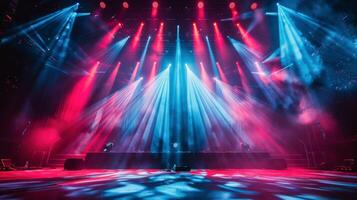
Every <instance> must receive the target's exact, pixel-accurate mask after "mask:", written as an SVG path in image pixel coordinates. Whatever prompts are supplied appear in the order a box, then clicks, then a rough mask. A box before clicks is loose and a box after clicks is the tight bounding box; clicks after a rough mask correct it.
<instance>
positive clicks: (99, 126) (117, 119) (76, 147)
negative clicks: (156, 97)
mask: <svg viewBox="0 0 357 200" xmlns="http://www.w3.org/2000/svg"><path fill="white" fill-rule="evenodd" d="M141 82H142V79H138V80H137V81H135V82H133V83H130V84H128V85H127V86H125V87H124V88H122V89H120V90H118V91H116V92H115V93H113V94H112V95H110V96H108V97H105V98H104V99H102V100H101V101H99V102H97V103H95V104H94V105H92V106H90V107H89V108H87V109H86V110H85V112H83V114H82V115H81V118H80V119H79V120H77V121H74V122H72V124H73V126H72V127H71V130H70V131H71V132H74V133H78V132H80V133H81V135H80V136H78V137H76V139H75V140H74V141H73V142H71V143H70V144H69V145H68V147H67V148H66V149H67V151H68V152H75V153H87V152H89V151H102V147H103V146H104V144H106V143H107V142H108V140H111V139H112V138H117V137H118V134H119V132H117V129H116V128H117V127H119V126H120V124H121V123H122V120H123V115H124V114H125V111H126V108H127V106H128V104H129V103H130V102H131V101H132V98H133V97H134V96H135V92H136V90H137V88H138V85H139V84H140V83H141ZM88 127H89V128H88Z"/></svg>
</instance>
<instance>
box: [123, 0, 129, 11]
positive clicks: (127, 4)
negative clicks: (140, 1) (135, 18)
mask: <svg viewBox="0 0 357 200" xmlns="http://www.w3.org/2000/svg"><path fill="white" fill-rule="evenodd" d="M123 8H125V9H128V8H129V3H128V2H126V1H124V2H123Z"/></svg>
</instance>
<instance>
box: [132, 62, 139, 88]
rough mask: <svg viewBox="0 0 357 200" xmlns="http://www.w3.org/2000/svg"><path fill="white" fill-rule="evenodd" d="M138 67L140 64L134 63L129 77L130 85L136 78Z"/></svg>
mask: <svg viewBox="0 0 357 200" xmlns="http://www.w3.org/2000/svg"><path fill="white" fill-rule="evenodd" d="M139 66H140V62H136V64H135V67H134V70H133V72H132V73H131V77H130V80H129V83H132V82H133V81H134V80H135V78H136V76H137V74H138V70H139Z"/></svg>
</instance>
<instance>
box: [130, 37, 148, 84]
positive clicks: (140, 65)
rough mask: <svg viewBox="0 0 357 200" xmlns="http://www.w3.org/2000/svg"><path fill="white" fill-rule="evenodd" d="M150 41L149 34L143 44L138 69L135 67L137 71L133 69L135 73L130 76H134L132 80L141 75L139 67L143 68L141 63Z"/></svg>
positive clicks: (143, 60)
mask: <svg viewBox="0 0 357 200" xmlns="http://www.w3.org/2000/svg"><path fill="white" fill-rule="evenodd" d="M150 41H151V36H149V37H148V39H147V40H146V44H145V47H144V50H143V53H142V54H141V57H140V61H139V66H138V69H137V71H135V74H134V73H133V76H134V77H132V78H134V80H135V79H136V78H137V76H141V69H142V68H143V65H144V63H145V59H146V55H147V52H148V48H149V44H150ZM130 81H133V80H132V79H130Z"/></svg>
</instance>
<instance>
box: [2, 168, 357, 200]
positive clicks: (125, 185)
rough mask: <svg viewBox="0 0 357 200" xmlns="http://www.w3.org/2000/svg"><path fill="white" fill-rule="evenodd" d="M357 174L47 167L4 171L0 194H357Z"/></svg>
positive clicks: (288, 197)
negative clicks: (64, 169) (78, 169)
mask: <svg viewBox="0 0 357 200" xmlns="http://www.w3.org/2000/svg"><path fill="white" fill-rule="evenodd" d="M356 196H357V173H354V174H353V173H342V172H329V171H313V170H306V169H288V170H281V171H278V170H248V169H245V170H242V169H239V170H193V171H191V172H189V173H188V172H185V173H170V172H165V171H160V170H81V171H63V170H61V169H44V170H33V171H12V172H0V199H63V198H73V199H99V198H100V199H103V198H108V199H112V198H125V199H192V198H196V199H284V200H298V199H353V198H354V197H356Z"/></svg>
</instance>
